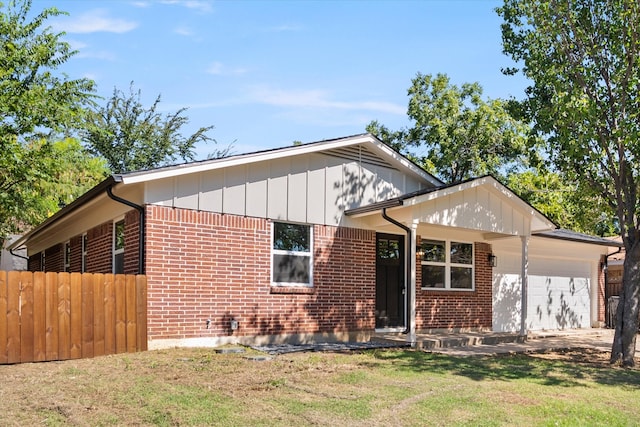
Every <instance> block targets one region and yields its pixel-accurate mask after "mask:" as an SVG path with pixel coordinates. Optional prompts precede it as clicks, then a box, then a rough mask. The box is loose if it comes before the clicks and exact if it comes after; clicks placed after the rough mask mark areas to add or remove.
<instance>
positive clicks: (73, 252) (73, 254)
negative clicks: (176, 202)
mask: <svg viewBox="0 0 640 427" xmlns="http://www.w3.org/2000/svg"><path fill="white" fill-rule="evenodd" d="M124 219H125V247H124V253H125V271H124V273H125V274H136V273H138V241H139V233H138V230H139V223H140V221H139V214H138V211H136V210H132V211H129V212H127V214H126V215H125V218H124ZM86 233H87V248H86V251H87V258H86V268H85V271H87V272H90V273H112V272H113V267H112V263H113V221H109V222H105V223H103V224H100V225H98V226H96V227H93V228H92V229H90V230H87V232H86ZM69 245H70V260H69V261H70V262H69V271H70V272H82V235H78V236H74V237H72V238H71V239H70V240H69ZM41 259H42V253H37V254H34V255H31V256H30V257H29V262H28V269H29V270H30V271H41V270H43V268H42V264H41ZM44 270H46V271H64V243H60V244H57V245H54V246H52V247H50V248H47V249H46V250H45V268H44Z"/></svg>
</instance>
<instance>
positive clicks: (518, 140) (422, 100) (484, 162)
mask: <svg viewBox="0 0 640 427" xmlns="http://www.w3.org/2000/svg"><path fill="white" fill-rule="evenodd" d="M408 94H409V97H410V100H409V107H408V111H407V114H408V116H409V118H410V119H411V120H412V121H413V123H414V124H413V127H411V128H408V129H401V130H399V131H396V132H393V131H390V130H389V129H387V128H386V127H385V126H383V125H381V124H380V123H378V122H375V121H374V122H371V123H370V124H369V126H368V127H367V131H369V132H371V133H373V134H374V135H376V136H377V137H378V138H380V139H381V140H382V141H384V142H386V143H387V144H389V145H390V146H391V147H393V148H395V149H397V150H399V151H401V152H403V153H406V154H408V155H409V157H410V158H411V159H412V160H414V161H416V162H417V163H419V164H420V165H421V166H423V167H424V168H425V169H426V170H427V171H429V172H430V173H432V174H434V175H437V176H439V177H440V178H441V179H442V180H443V181H445V182H450V183H451V182H459V181H462V180H464V179H468V178H471V177H476V176H479V175H485V174H492V175H495V176H497V177H502V176H503V175H504V174H506V173H508V172H509V171H512V170H517V169H519V168H520V167H521V166H522V165H523V164H526V163H527V161H528V160H527V156H528V152H529V151H528V150H527V144H526V143H527V131H528V128H527V126H525V125H524V124H522V123H521V122H519V121H517V120H515V119H513V118H512V116H511V115H510V114H509V111H508V108H507V106H508V105H507V103H506V102H505V101H502V100H499V99H495V100H492V99H487V100H483V99H482V87H481V86H480V85H479V84H478V83H465V84H463V85H462V86H460V87H458V86H456V85H453V84H451V83H450V81H449V77H448V76H446V75H445V74H438V75H436V76H435V77H433V76H431V75H428V74H426V75H423V74H420V73H418V75H417V76H416V77H415V78H414V79H413V80H412V86H411V88H409V91H408Z"/></svg>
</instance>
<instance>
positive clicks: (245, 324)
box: [211, 226, 375, 338]
mask: <svg viewBox="0 0 640 427" xmlns="http://www.w3.org/2000/svg"><path fill="white" fill-rule="evenodd" d="M316 229H317V230H316V231H315V233H314V234H315V236H316V245H315V248H314V251H315V253H314V258H315V262H314V270H313V275H314V279H313V288H306V287H300V288H294V287H291V288H284V289H277V290H275V291H274V289H271V290H268V289H265V288H264V287H263V285H256V289H258V290H259V292H258V293H259V294H260V295H259V296H258V297H256V296H254V295H252V296H251V297H250V298H248V299H247V300H245V301H243V299H242V298H243V293H244V292H238V291H237V289H236V290H235V291H234V290H229V291H226V292H229V293H228V294H226V295H220V298H225V299H227V300H229V301H230V303H229V304H228V306H227V308H226V310H225V311H224V312H223V313H221V315H218V316H216V317H214V318H212V319H211V333H214V334H223V335H226V336H232V335H233V336H237V337H246V336H268V335H290V334H327V335H328V338H330V336H332V335H333V336H335V337H338V336H342V337H345V336H346V334H348V333H349V332H358V331H373V330H374V328H375V233H374V232H372V231H365V230H355V229H344V228H342V229H336V228H334V227H323V226H316ZM262 283H264V282H262ZM234 292H237V293H236V294H232V293H234ZM232 320H235V321H237V322H238V325H237V326H238V328H237V330H234V329H232V327H231V325H232Z"/></svg>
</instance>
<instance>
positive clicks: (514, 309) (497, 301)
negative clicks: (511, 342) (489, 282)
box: [493, 274, 521, 332]
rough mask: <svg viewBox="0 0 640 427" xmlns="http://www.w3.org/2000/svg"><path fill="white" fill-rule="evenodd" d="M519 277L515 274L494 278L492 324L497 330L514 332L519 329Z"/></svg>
mask: <svg viewBox="0 0 640 427" xmlns="http://www.w3.org/2000/svg"><path fill="white" fill-rule="evenodd" d="M520 304H521V293H520V277H519V276H518V275H515V274H504V275H501V276H499V282H498V283H496V280H495V279H494V289H493V325H494V328H496V327H497V328H498V331H497V332H516V331H518V330H520Z"/></svg>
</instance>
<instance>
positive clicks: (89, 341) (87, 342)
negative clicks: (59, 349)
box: [82, 274, 93, 358]
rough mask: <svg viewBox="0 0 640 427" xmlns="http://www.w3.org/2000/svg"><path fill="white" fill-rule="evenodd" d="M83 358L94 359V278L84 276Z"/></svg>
mask: <svg viewBox="0 0 640 427" xmlns="http://www.w3.org/2000/svg"><path fill="white" fill-rule="evenodd" d="M82 357H83V358H86V357H93V278H92V277H91V276H90V275H88V274H83V275H82Z"/></svg>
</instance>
